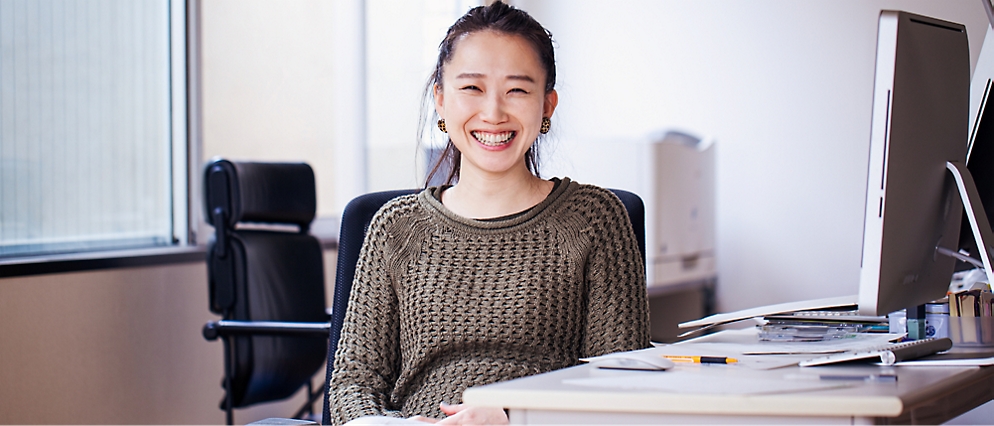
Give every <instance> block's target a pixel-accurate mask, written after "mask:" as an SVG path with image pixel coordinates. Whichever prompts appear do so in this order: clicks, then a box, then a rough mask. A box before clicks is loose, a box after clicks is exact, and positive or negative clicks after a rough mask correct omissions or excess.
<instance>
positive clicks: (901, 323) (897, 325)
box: [887, 309, 908, 334]
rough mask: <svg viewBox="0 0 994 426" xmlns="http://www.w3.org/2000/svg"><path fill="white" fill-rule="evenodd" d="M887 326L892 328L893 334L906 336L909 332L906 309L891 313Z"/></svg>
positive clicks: (888, 316)
mask: <svg viewBox="0 0 994 426" xmlns="http://www.w3.org/2000/svg"><path fill="white" fill-rule="evenodd" d="M887 324H888V325H889V326H890V332H891V333H892V334H905V333H907V332H908V312H907V311H905V310H904V309H901V310H900V311H894V312H891V313H890V314H889V315H887Z"/></svg>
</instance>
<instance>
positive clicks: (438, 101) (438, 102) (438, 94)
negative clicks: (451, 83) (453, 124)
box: [432, 83, 445, 119]
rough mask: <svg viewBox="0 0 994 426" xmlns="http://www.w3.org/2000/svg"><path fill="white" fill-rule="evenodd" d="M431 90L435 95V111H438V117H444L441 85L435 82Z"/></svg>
mask: <svg viewBox="0 0 994 426" xmlns="http://www.w3.org/2000/svg"><path fill="white" fill-rule="evenodd" d="M432 92H433V94H434V95H435V112H436V113H438V116H439V117H441V118H443V119H444V118H445V114H443V113H442V112H443V111H445V108H444V107H443V106H442V101H443V99H442V96H443V92H442V85H440V84H438V83H436V84H435V86H434V87H432Z"/></svg>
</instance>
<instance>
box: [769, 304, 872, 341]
mask: <svg viewBox="0 0 994 426" xmlns="http://www.w3.org/2000/svg"><path fill="white" fill-rule="evenodd" d="M763 318H764V319H765V320H766V324H765V325H764V326H762V327H761V328H760V333H759V338H760V340H763V341H775V342H817V341H824V340H832V339H842V338H846V337H851V336H852V335H853V334H855V333H887V332H888V329H889V326H888V324H887V318H886V317H878V316H866V315H859V314H857V312H856V311H854V310H824V311H797V312H788V313H780V314H775V315H767V316H765V317H763Z"/></svg>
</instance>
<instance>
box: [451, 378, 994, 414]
mask: <svg viewBox="0 0 994 426" xmlns="http://www.w3.org/2000/svg"><path fill="white" fill-rule="evenodd" d="M829 373H831V374H880V373H893V374H896V375H897V376H898V379H897V381H891V382H874V381H869V382H863V381H835V380H818V379H817V376H818V375H819V374H829ZM619 383H620V384H619ZM991 399H994V367H877V366H873V365H848V366H825V367H808V368H801V367H796V366H792V367H784V368H778V369H771V370H756V369H751V368H748V367H745V366H743V365H700V364H678V365H677V367H675V368H673V369H671V370H669V371H661V372H635V371H619V370H604V369H599V368H596V367H594V366H592V365H580V366H576V367H572V368H567V369H563V370H559V371H554V372H550V373H546V374H540V375H537V376H532V377H525V378H521V379H517V380H511V381H508V382H503V383H497V384H493V385H488V386H482V387H476V388H471V389H469V390H467V391H466V392H465V394H464V395H463V400H464V402H466V403H468V404H473V405H481V406H498V407H503V408H507V409H509V410H510V413H511V420H512V423H545V422H553V423H571V422H576V421H579V422H583V423H598V422H602V421H603V422H607V423H638V422H661V421H678V422H682V423H696V422H705V423H720V422H730V423H751V422H762V423H776V422H787V423H796V422H805V423H813V422H821V423H850V424H851V423H926V424H938V423H942V422H944V421H947V420H949V419H952V418H954V417H956V416H958V415H960V414H962V413H965V412H967V411H969V410H971V409H973V408H974V407H977V406H979V405H981V404H983V403H985V402H987V401H989V400H991Z"/></svg>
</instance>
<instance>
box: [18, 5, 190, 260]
mask: <svg viewBox="0 0 994 426" xmlns="http://www.w3.org/2000/svg"><path fill="white" fill-rule="evenodd" d="M169 19H170V15H169V2H168V1H166V0H140V1H137V0H0V49H2V57H0V257H7V256H20V255H32V254H42V253H63V252H76V251H83V250H94V249H112V248H114V249H116V248H129V247H141V246H156V245H167V244H171V243H172V235H173V230H172V224H173V222H172V192H171V191H172V189H171V164H170V161H171V135H170V131H171V124H170V123H171V117H170V75H169V73H170V57H169V54H170V49H169V42H170V37H169V29H170V26H169Z"/></svg>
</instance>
